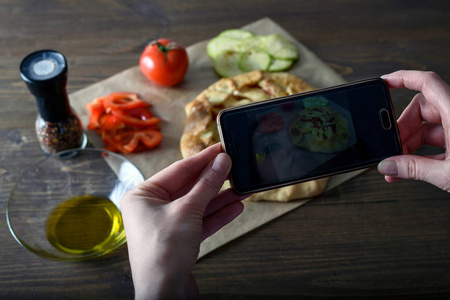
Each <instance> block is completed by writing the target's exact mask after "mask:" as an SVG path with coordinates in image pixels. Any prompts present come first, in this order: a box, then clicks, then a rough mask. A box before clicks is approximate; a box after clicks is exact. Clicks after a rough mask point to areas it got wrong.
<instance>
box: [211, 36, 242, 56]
mask: <svg viewBox="0 0 450 300" xmlns="http://www.w3.org/2000/svg"><path fill="white" fill-rule="evenodd" d="M239 45H240V40H237V39H233V38H228V37H220V36H218V37H215V38H213V39H212V40H211V41H210V42H209V43H208V45H207V46H206V53H208V55H209V56H210V57H211V58H213V59H214V58H216V57H217V55H219V53H221V52H224V51H229V50H231V51H238V49H239Z"/></svg>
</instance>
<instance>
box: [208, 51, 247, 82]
mask: <svg viewBox="0 0 450 300" xmlns="http://www.w3.org/2000/svg"><path fill="white" fill-rule="evenodd" d="M240 55H241V54H240V53H239V52H236V51H232V50H228V51H223V52H220V53H219V54H218V55H217V56H216V58H215V59H214V69H215V70H216V72H217V74H219V75H220V76H222V77H230V76H234V75H238V74H241V73H242V72H241V70H240V69H239V66H238V61H239V57H240Z"/></svg>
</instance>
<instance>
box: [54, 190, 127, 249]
mask: <svg viewBox="0 0 450 300" xmlns="http://www.w3.org/2000/svg"><path fill="white" fill-rule="evenodd" d="M46 232H47V238H48V241H49V242H50V243H51V244H52V245H53V246H54V247H55V248H57V249H59V250H60V251H62V252H65V253H68V254H75V255H83V254H89V253H106V252H109V250H108V249H110V248H111V247H112V246H113V245H115V244H116V243H118V242H121V241H123V240H124V239H125V231H124V228H123V223H122V216H121V214H120V211H119V209H118V208H117V206H116V205H115V204H114V203H113V202H112V201H111V200H109V199H108V198H107V197H101V196H94V195H84V196H78V197H74V198H71V199H69V200H66V201H64V202H63V203H61V204H60V205H59V206H57V207H56V208H55V209H54V210H53V211H52V213H51V214H50V216H49V218H48V219H47V226H46Z"/></svg>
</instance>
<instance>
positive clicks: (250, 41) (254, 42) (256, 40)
mask: <svg viewBox="0 0 450 300" xmlns="http://www.w3.org/2000/svg"><path fill="white" fill-rule="evenodd" d="M264 39H265V37H264V36H263V35H253V36H251V37H248V38H245V39H243V40H241V43H240V45H239V51H241V52H245V51H249V50H263V49H264Z"/></svg>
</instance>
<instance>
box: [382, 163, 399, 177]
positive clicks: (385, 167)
mask: <svg viewBox="0 0 450 300" xmlns="http://www.w3.org/2000/svg"><path fill="white" fill-rule="evenodd" d="M378 172H380V173H381V174H383V175H388V176H394V177H395V176H397V175H398V165H397V162H396V161H395V160H383V161H382V162H380V163H379V164H378Z"/></svg>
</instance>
